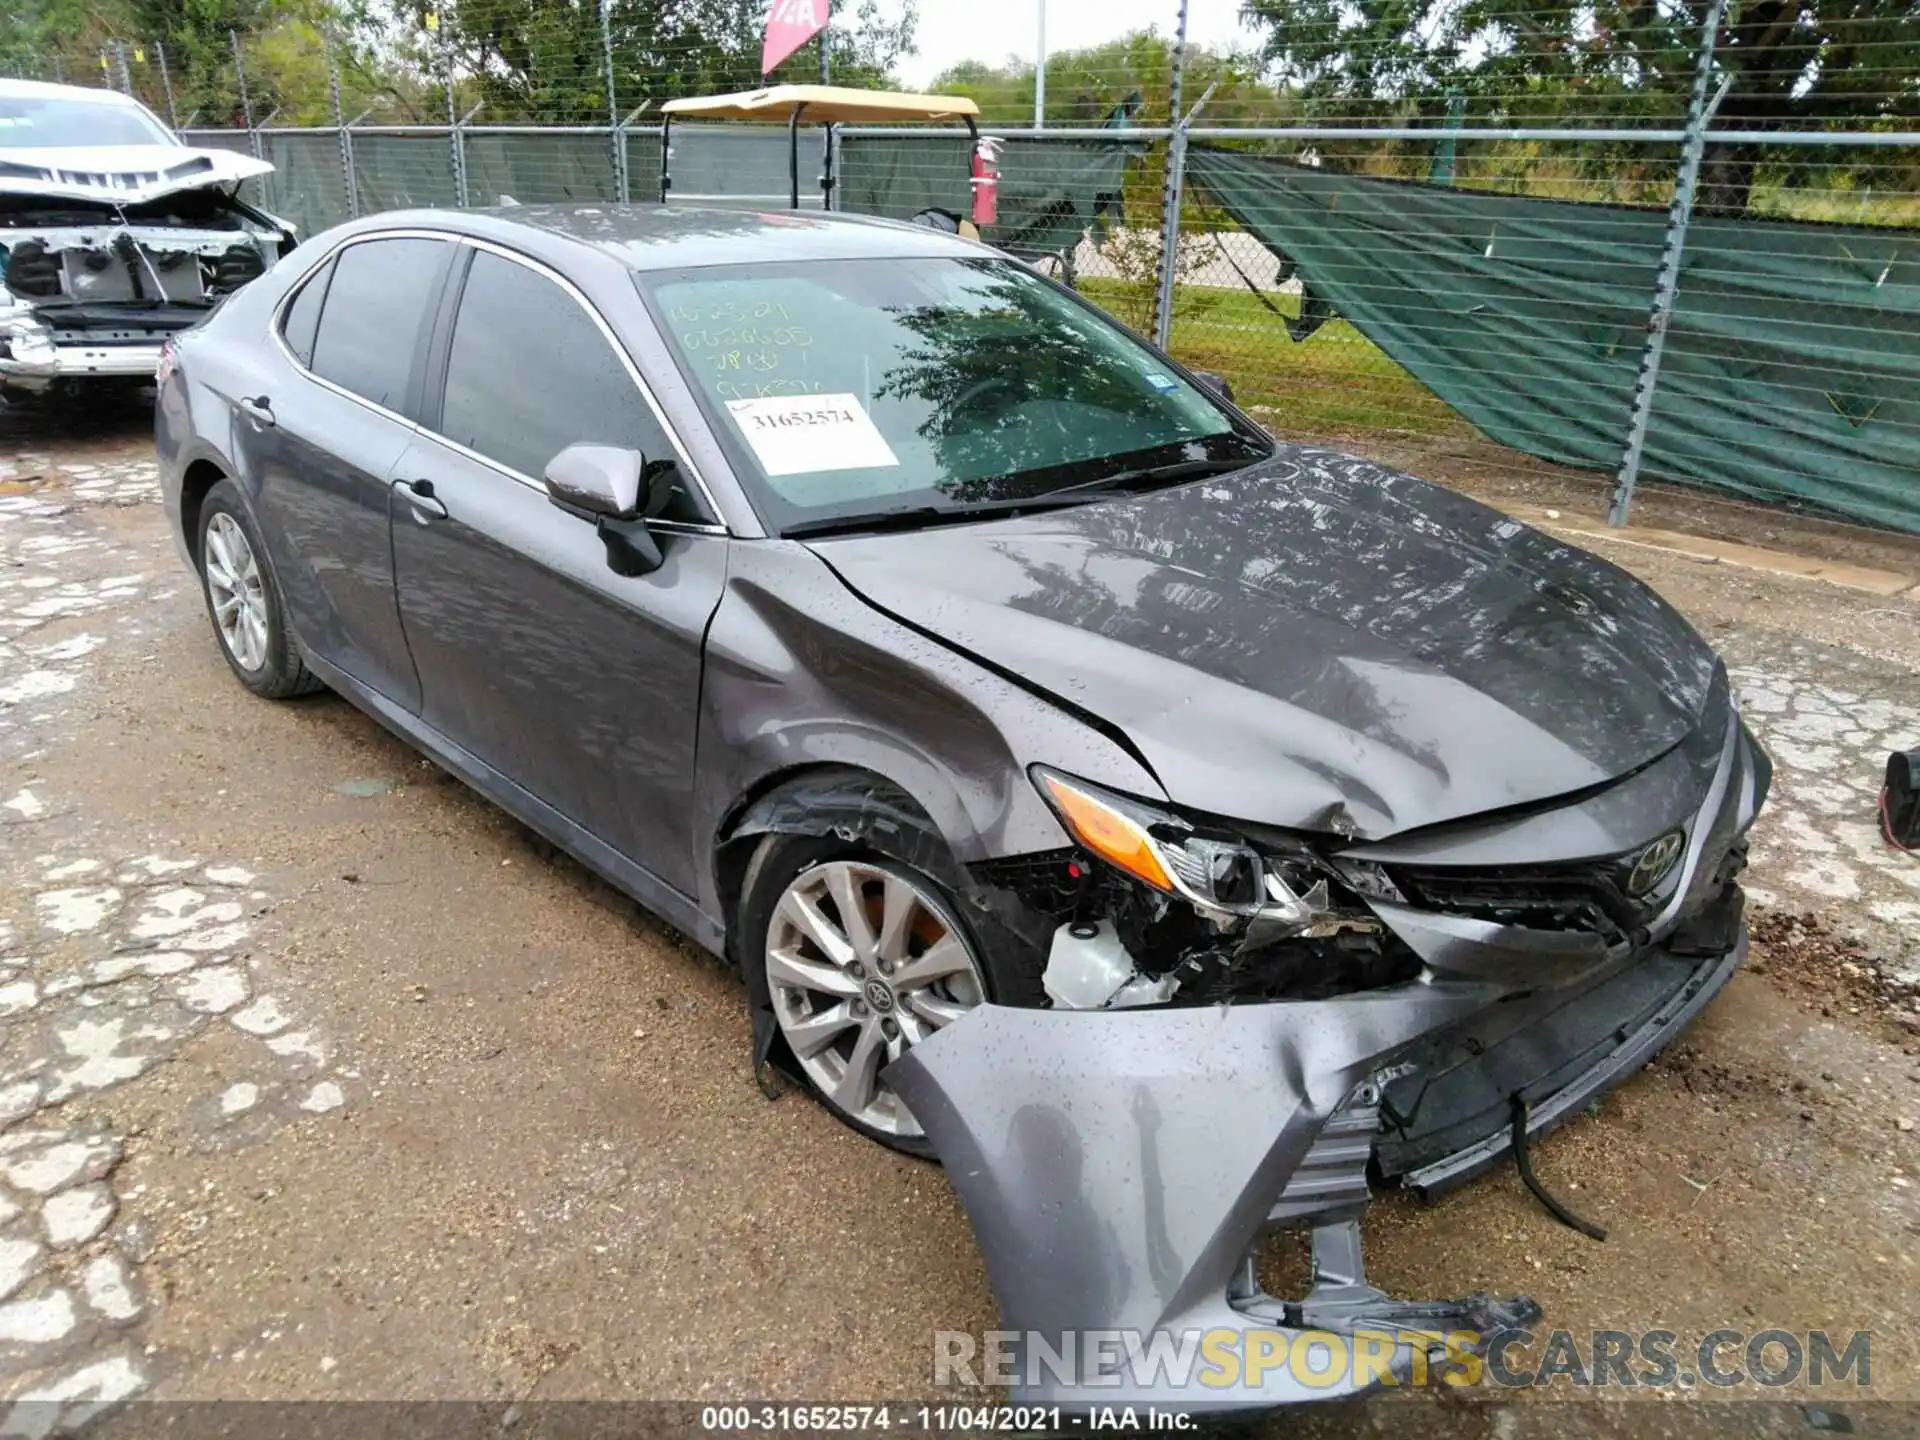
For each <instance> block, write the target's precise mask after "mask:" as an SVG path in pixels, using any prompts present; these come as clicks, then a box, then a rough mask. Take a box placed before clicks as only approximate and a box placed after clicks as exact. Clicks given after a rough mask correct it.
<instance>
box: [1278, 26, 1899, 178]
mask: <svg viewBox="0 0 1920 1440" xmlns="http://www.w3.org/2000/svg"><path fill="white" fill-rule="evenodd" d="M1708 12H1709V0H1530V3H1529V0H1465V3H1461V0H1246V4H1245V6H1244V9H1243V12H1242V13H1243V14H1244V15H1245V17H1246V19H1247V21H1248V23H1249V24H1251V25H1254V26H1258V27H1263V28H1264V29H1265V30H1266V31H1267V36H1266V40H1265V42H1264V45H1263V47H1262V54H1263V56H1264V58H1265V59H1266V60H1267V62H1268V63H1269V64H1270V65H1271V66H1272V67H1273V73H1274V74H1275V75H1276V76H1277V77H1278V79H1279V80H1280V81H1281V82H1282V83H1283V84H1286V85H1288V86H1291V87H1293V88H1295V89H1297V90H1298V92H1299V93H1300V95H1301V97H1302V99H1303V101H1304V102H1305V103H1306V104H1307V106H1308V108H1309V111H1310V112H1314V113H1318V114H1320V115H1323V116H1326V117H1327V118H1330V119H1331V118H1335V117H1339V118H1348V119H1373V118H1382V117H1385V116H1388V115H1417V116H1420V117H1423V118H1429V119H1437V118H1438V117H1439V116H1440V114H1441V113H1442V112H1443V111H1444V109H1445V106H1446V102H1447V99H1448V97H1449V95H1450V94H1455V93H1457V94H1459V95H1461V96H1464V97H1465V98H1466V99H1467V101H1468V104H1469V106H1470V109H1471V113H1472V114H1473V116H1474V118H1475V119H1476V120H1478V121H1479V122H1480V123H1493V124H1502V123H1515V124H1520V123H1554V124H1567V123H1615V124H1618V123H1629V124H1630V123H1633V122H1636V121H1654V120H1657V121H1660V122H1663V123H1665V124H1668V125H1671V124H1676V123H1678V122H1679V120H1680V119H1681V117H1683V116H1684V114H1685V111H1686V97H1687V92H1688V89H1689V87H1690V86H1691V85H1692V83H1693V77H1694V72H1695V62H1696V51H1697V47H1698V43H1699V37H1700V32H1701V27H1702V26H1703V25H1704V24H1705V23H1706V17H1707V14H1708ZM1715 47H1716V48H1715V71H1716V74H1715V76H1714V86H1715V88H1716V89H1717V88H1718V86H1719V85H1720V83H1721V82H1722V81H1726V82H1728V86H1727V92H1726V95H1725V98H1724V99H1723V100H1722V102H1721V104H1720V108H1719V110H1718V112H1717V114H1716V117H1715V123H1716V124H1717V125H1718V126H1720V127H1722V128H1727V129H1740V130H1774V129H1789V128H1822V127H1828V126H1831V127H1834V128H1841V127H1845V126H1862V125H1867V126H1871V125H1873V124H1875V123H1883V122H1897V121H1902V120H1910V119H1912V118H1914V117H1915V116H1917V115H1920V79H1917V78H1916V77H1920V12H1916V9H1915V6H1914V0H1728V4H1727V11H1726V17H1725V20H1724V23H1723V24H1722V26H1721V29H1720V32H1719V34H1718V36H1717V37H1716V40H1715ZM1759 158H1760V156H1759V150H1758V148H1757V147H1753V146H1725V145H1715V146H1711V147H1709V150H1708V152H1707V163H1706V164H1705V165H1704V166H1703V169H1702V172H1701V190H1700V195H1699V201H1698V205H1699V209H1700V210H1701V211H1702V212H1703V213H1707V214H1725V215H1737V214H1741V213H1744V211H1745V210H1746V208H1747V202H1748V199H1749V196H1750V194H1751V191H1752V188H1753V179H1754V171H1755V168H1756V165H1757V163H1758V161H1759Z"/></svg>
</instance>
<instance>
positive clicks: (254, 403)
mask: <svg viewBox="0 0 1920 1440" xmlns="http://www.w3.org/2000/svg"><path fill="white" fill-rule="evenodd" d="M238 404H239V407H240V413H241V414H243V415H245V416H246V417H247V418H248V419H250V420H252V421H254V423H256V424H259V425H272V424H273V423H274V421H273V401H272V400H270V399H268V398H267V397H266V396H265V395H242V396H241V397H240V399H239V401H238Z"/></svg>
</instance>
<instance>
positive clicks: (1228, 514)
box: [814, 446, 1716, 839]
mask: <svg viewBox="0 0 1920 1440" xmlns="http://www.w3.org/2000/svg"><path fill="white" fill-rule="evenodd" d="M814 549H815V551H816V553H818V554H819V555H820V556H821V557H822V558H823V559H824V560H825V561H826V562H827V563H828V564H829V565H831V566H832V567H833V569H834V570H835V571H836V572H838V574H839V575H840V576H841V577H842V579H843V580H844V581H845V583H846V584H848V585H849V586H850V587H852V588H853V589H854V590H855V591H856V592H858V593H859V594H860V595H862V596H864V597H865V598H866V599H867V600H868V601H869V602H870V603H872V604H873V605H875V606H877V607H879V608H881V609H882V610H885V611H887V612H889V613H891V614H893V615H894V616H896V617H898V618H899V619H901V620H903V621H905V622H907V623H909V624H911V625H914V626H915V627H917V628H920V629H923V630H925V631H928V632H930V633H932V634H934V635H937V636H939V637H941V638H942V639H943V640H945V641H946V642H948V643H949V644H952V645H954V646H956V647H957V648H959V649H961V650H963V651H966V652H968V653H970V654H972V655H974V656H975V657H977V658H978V659H979V660H981V661H982V662H983V663H985V664H987V665H989V666H992V667H994V668H996V669H999V670H1002V671H1004V672H1007V673H1008V674H1010V675H1012V676H1014V677H1017V678H1019V679H1021V680H1022V681H1024V682H1025V683H1028V684H1031V685H1036V686H1039V687H1042V688H1044V689H1046V690H1047V691H1049V692H1051V693H1053V694H1054V695H1056V696H1058V697H1059V698H1060V699H1061V700H1063V701H1064V702H1066V703H1068V704H1070V705H1073V706H1075V707H1077V708H1079V709H1080V710H1082V711H1084V712H1088V713H1090V714H1092V715H1094V716H1096V717H1098V718H1099V719H1101V720H1104V721H1106V722H1107V723H1108V724H1110V725H1112V726H1114V727H1117V728H1118V729H1119V730H1121V731H1122V732H1124V733H1125V735H1126V736H1127V738H1128V739H1129V740H1131V742H1132V743H1133V744H1134V746H1136V747H1137V748H1138V750H1139V751H1140V753H1141V754H1142V756H1143V757H1144V758H1145V759H1146V761H1147V763H1148V764H1149V765H1150V766H1151V767H1152V769H1153V771H1154V773H1155V774H1156V775H1157V776H1158V778H1159V780H1160V782H1161V784H1162V785H1163V786H1164V787H1165V789H1166V792H1167V794H1168V795H1169V796H1170V797H1171V798H1172V799H1174V800H1175V801H1176V802H1178V803H1180V804H1183V805H1187V806H1191V807H1194V808H1197V809H1200V810H1204V811H1208V812H1211V813H1213V814H1215V815H1220V816H1226V817H1232V818H1236V819H1241V820H1247V821H1253V822H1256V823H1265V824H1271V825H1282V826H1288V827H1292V828H1302V829H1318V830H1335V831H1341V832H1345V833H1352V834H1355V835H1358V836H1360V837H1362V838H1366V839H1377V838H1379V837H1381V836H1385V835H1389V834H1393V833H1396V832H1399V831H1403V830H1408V829H1412V828H1415V827H1418V826H1422V825H1430V824H1435V823H1438V822H1441V821H1445V820H1453V819H1459V818H1463V817H1466V816H1469V815H1475V814H1479V813H1482V812H1485V811H1489V810H1496V809H1501V808H1505V807H1508V806H1514V805H1523V804H1529V803H1534V802H1538V801H1542V800H1547V799H1551V798H1553V797H1555V796H1559V795H1564V794H1566V793H1568V792H1570V791H1575V790H1580V789H1584V788H1587V787H1589V786H1593V785H1597V784H1600V783H1603V782H1605V781H1608V780H1611V779H1613V778H1615V777H1617V776H1620V775H1622V774H1625V773H1627V772H1629V771H1632V770H1634V769H1636V768H1638V767H1639V766H1641V765H1643V764H1645V763H1646V762H1647V761H1649V760H1651V759H1653V758H1654V757H1656V756H1657V755H1659V754H1661V753H1662V752H1663V751H1665V750H1667V749H1668V748H1669V747H1671V746H1672V745H1674V744H1675V743H1677V742H1678V741H1679V740H1680V739H1681V737H1682V736H1684V735H1685V734H1686V733H1687V732H1688V731H1689V730H1691V729H1692V728H1693V727H1694V725H1695V724H1696V723H1697V721H1698V719H1699V716H1700V711H1701V708H1702V706H1703V704H1704V703H1705V700H1706V697H1707V693H1708V689H1709V686H1710V684H1711V681H1712V678H1713V674H1714V669H1715V665H1716V661H1715V658H1714V655H1713V653H1712V651H1711V650H1710V649H1709V648H1708V647H1707V645H1706V643H1705V642H1704V641H1703V640H1702V639H1701V638H1700V636H1699V635H1698V634H1697V633H1696V632H1695V631H1694V630H1693V629H1692V627H1691V626H1689V625H1688V624H1687V623H1686V621H1684V620H1683V619H1681V617H1680V616H1679V615H1678V614H1677V613H1675V612H1674V610H1673V609H1672V608H1671V607H1669V606H1668V605H1667V604H1666V603H1665V602H1664V601H1662V600H1661V599H1660V598H1659V597H1658V596H1656V595H1655V594H1654V593H1653V592H1652V591H1651V590H1649V589H1647V588H1646V587H1645V586H1644V585H1642V584H1640V582H1638V581H1637V580H1635V579H1633V578H1632V577H1631V576H1629V575H1627V574H1626V573H1625V572H1623V571H1621V570H1619V569H1618V568H1616V567H1614V566H1612V565H1609V564H1608V563H1606V562H1605V561H1603V560H1600V559H1598V558H1597V557H1595V556H1592V555H1589V554H1587V553H1585V552H1584V551H1580V550H1576V549H1574V548H1572V547H1570V546H1566V545H1562V544H1560V543H1559V542H1557V541H1555V540H1553V539H1551V538H1549V537H1548V536H1545V535H1542V534H1540V533H1539V532H1537V531H1534V530H1531V529H1529V528H1527V527H1526V526H1524V525H1521V524H1520V523H1519V522H1517V521H1514V520H1510V519H1508V518H1507V517H1506V516H1503V515H1501V514H1499V513H1498V512H1497V511H1494V510H1490V509H1488V508H1487V507H1485V506H1483V505H1480V504H1478V503H1477V502H1475V501H1472V500H1468V499H1466V498H1465V497H1463V496H1460V495H1457V494H1455V493H1453V492H1451V491H1448V490H1445V489H1442V488H1440V487H1439V486H1435V485H1430V484H1428V483H1426V482H1424V481H1420V480H1415V479H1413V478H1411V477H1409V476H1405V475H1397V474H1394V473H1393V472H1391V471H1387V470H1383V469H1381V468H1380V467H1379V466H1376V465H1373V464H1370V463H1369V462H1367V461H1364V460H1358V459H1354V458H1352V457H1349V456H1342V455H1336V454H1332V453H1329V452H1326V451H1320V450H1310V449H1305V448H1299V447H1284V446H1283V447H1282V448H1281V450H1280V451H1279V453H1278V454H1277V455H1276V456H1275V457H1274V458H1273V459H1272V460H1270V461H1268V462H1266V463H1264V464H1262V465H1259V466H1256V467H1254V468H1252V469H1249V470H1246V471H1242V472H1240V473H1238V474H1235V475H1231V476H1227V477H1224V478H1221V479H1217V480H1206V481H1199V482H1195V483H1192V484H1188V485H1182V486H1178V487H1176V488H1173V489H1170V490H1163V491H1159V492H1156V493H1153V494H1148V495H1143V496H1138V497H1132V498H1117V499H1114V500H1111V501H1105V502H1101V503H1098V504H1094V505H1089V506H1086V507H1084V508H1078V509H1072V510H1065V511H1057V512H1052V513H1047V514H1042V515H1036V516H1032V517H1027V518H1021V519H1015V520H1007V521H999V522H993V523H985V524H980V525H966V526H958V527H953V528H943V529H932V530H926V531H920V532H915V533H912V534H905V535H900V534H894V535H874V536H868V537H861V538H849V539H843V540H833V541H823V542H819V543H817V544H816V545H815V546H814ZM1044 758H1046V759H1048V760H1049V761H1050V762H1051V763H1054V764H1057V765H1059V766H1061V767H1062V768H1064V769H1068V770H1071V769H1072V767H1073V757H1072V756H1070V755H1056V756H1048V757H1044Z"/></svg>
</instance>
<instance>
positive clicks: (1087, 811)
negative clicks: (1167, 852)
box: [1040, 774, 1173, 890]
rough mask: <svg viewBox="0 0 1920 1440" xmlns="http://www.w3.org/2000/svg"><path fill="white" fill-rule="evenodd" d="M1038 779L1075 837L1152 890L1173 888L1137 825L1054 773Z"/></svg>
mask: <svg viewBox="0 0 1920 1440" xmlns="http://www.w3.org/2000/svg"><path fill="white" fill-rule="evenodd" d="M1040 782H1041V784H1043V785H1045V786H1046V787H1047V794H1048V795H1049V796H1050V797H1052V799H1053V803H1054V805H1055V806H1056V807H1057V808H1058V810H1059V811H1060V818H1061V819H1062V820H1064V821H1066V822H1067V828H1068V829H1069V830H1071V831H1072V832H1073V838H1074V839H1076V840H1078V841H1079V842H1080V843H1081V844H1082V845H1084V846H1086V847H1087V849H1089V850H1091V851H1092V852H1093V853H1094V854H1095V855H1098V856H1099V857H1100V858H1101V859H1102V860H1105V861H1106V862H1107V863H1108V864H1109V865H1117V866H1119V867H1120V869H1122V870H1124V871H1126V872H1127V873H1128V874H1129V875H1132V876H1134V877H1135V878H1136V879H1140V880H1144V881H1146V882H1147V884H1149V885H1151V886H1153V887H1154V888H1155V889H1158V890H1172V889H1173V879H1172V877H1171V876H1169V875H1168V874H1167V870H1166V867H1165V866H1164V865H1162V864H1161V863H1160V857H1159V856H1158V855H1156V854H1154V853H1153V843H1152V842H1151V841H1150V840H1148V838H1147V832H1146V831H1145V830H1143V829H1142V828H1141V827H1140V826H1139V824H1137V823H1136V822H1135V821H1133V820H1130V819H1128V818H1127V817H1126V816H1125V815H1122V814H1121V813H1120V812H1119V811H1118V810H1115V809H1113V808H1112V807H1111V806H1109V805H1106V804H1104V803H1102V802H1101V801H1099V800H1096V799H1095V798H1094V797H1093V796H1091V795H1089V794H1087V792H1086V791H1084V790H1078V789H1075V788H1074V787H1073V786H1072V785H1069V784H1068V783H1067V782H1066V781H1064V780H1062V779H1060V777H1059V776H1057V775H1046V774H1042V775H1041V776H1040Z"/></svg>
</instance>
